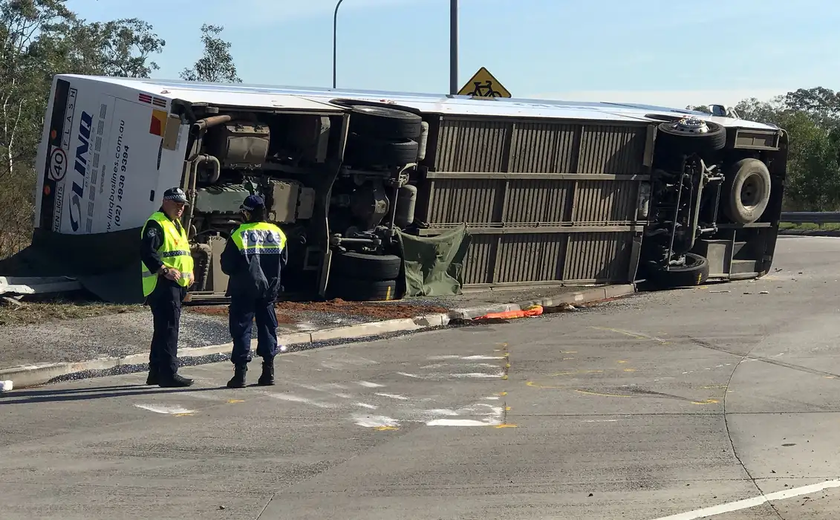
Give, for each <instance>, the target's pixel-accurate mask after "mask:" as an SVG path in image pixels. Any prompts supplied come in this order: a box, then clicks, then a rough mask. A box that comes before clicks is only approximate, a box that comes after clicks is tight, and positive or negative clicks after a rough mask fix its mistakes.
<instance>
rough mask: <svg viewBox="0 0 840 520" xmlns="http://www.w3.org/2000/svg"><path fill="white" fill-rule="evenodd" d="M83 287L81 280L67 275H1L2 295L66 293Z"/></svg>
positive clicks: (0, 292) (0, 287)
mask: <svg viewBox="0 0 840 520" xmlns="http://www.w3.org/2000/svg"><path fill="white" fill-rule="evenodd" d="M81 288H82V284H81V283H80V282H78V281H77V280H74V279H73V278H68V277H66V276H51V277H44V276H0V295H6V294H49V293H66V292H73V291H78V290H80V289H81Z"/></svg>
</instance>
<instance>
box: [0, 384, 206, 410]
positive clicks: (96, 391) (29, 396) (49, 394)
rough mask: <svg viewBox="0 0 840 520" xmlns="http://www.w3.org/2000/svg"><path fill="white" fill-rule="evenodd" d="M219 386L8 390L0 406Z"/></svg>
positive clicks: (128, 395) (134, 386)
mask: <svg viewBox="0 0 840 520" xmlns="http://www.w3.org/2000/svg"><path fill="white" fill-rule="evenodd" d="M221 389H222V387H220V388H160V387H156V386H146V385H122V386H95V387H90V388H72V389H55V390H22V391H17V392H10V393H8V394H4V395H3V396H2V397H0V406H3V405H10V404H33V403H56V402H63V401H89V400H92V399H108V398H113V397H116V398H119V397H132V396H138V395H150V394H168V393H173V392H206V391H213V390H221Z"/></svg>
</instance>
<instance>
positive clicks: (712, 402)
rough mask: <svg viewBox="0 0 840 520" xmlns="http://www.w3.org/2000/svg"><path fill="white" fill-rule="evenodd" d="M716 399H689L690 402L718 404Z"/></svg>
mask: <svg viewBox="0 0 840 520" xmlns="http://www.w3.org/2000/svg"><path fill="white" fill-rule="evenodd" d="M719 402H720V401H718V400H717V399H706V400H705V401H691V404H718V403H719Z"/></svg>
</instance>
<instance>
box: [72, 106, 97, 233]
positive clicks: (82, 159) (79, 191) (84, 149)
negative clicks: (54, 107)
mask: <svg viewBox="0 0 840 520" xmlns="http://www.w3.org/2000/svg"><path fill="white" fill-rule="evenodd" d="M92 126H93V116H92V115H90V114H88V113H87V112H86V111H84V110H83V111H82V117H81V118H80V119H79V146H77V147H76V164H75V167H74V168H73V169H74V170H75V171H76V172H77V173H78V174H79V177H81V180H79V179H74V180H73V185H72V186H71V188H70V189H71V190H72V191H73V196H72V197H71V198H70V227H72V228H73V231H78V230H79V227H80V226H79V225H80V223H81V217H82V205H81V204H82V202H81V199H82V197H84V195H85V177H86V175H87V165H88V162H87V159H88V150H89V148H90V131H91V127H92ZM80 182H81V184H80Z"/></svg>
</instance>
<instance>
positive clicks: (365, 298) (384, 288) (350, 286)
mask: <svg viewBox="0 0 840 520" xmlns="http://www.w3.org/2000/svg"><path fill="white" fill-rule="evenodd" d="M334 283H335V286H334V293H335V295H336V296H338V297H339V298H341V299H342V300H346V301H357V302H374V301H389V300H396V299H397V281H396V280H359V279H354V278H345V279H340V280H337V281H335V282H334ZM331 285H332V284H331Z"/></svg>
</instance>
